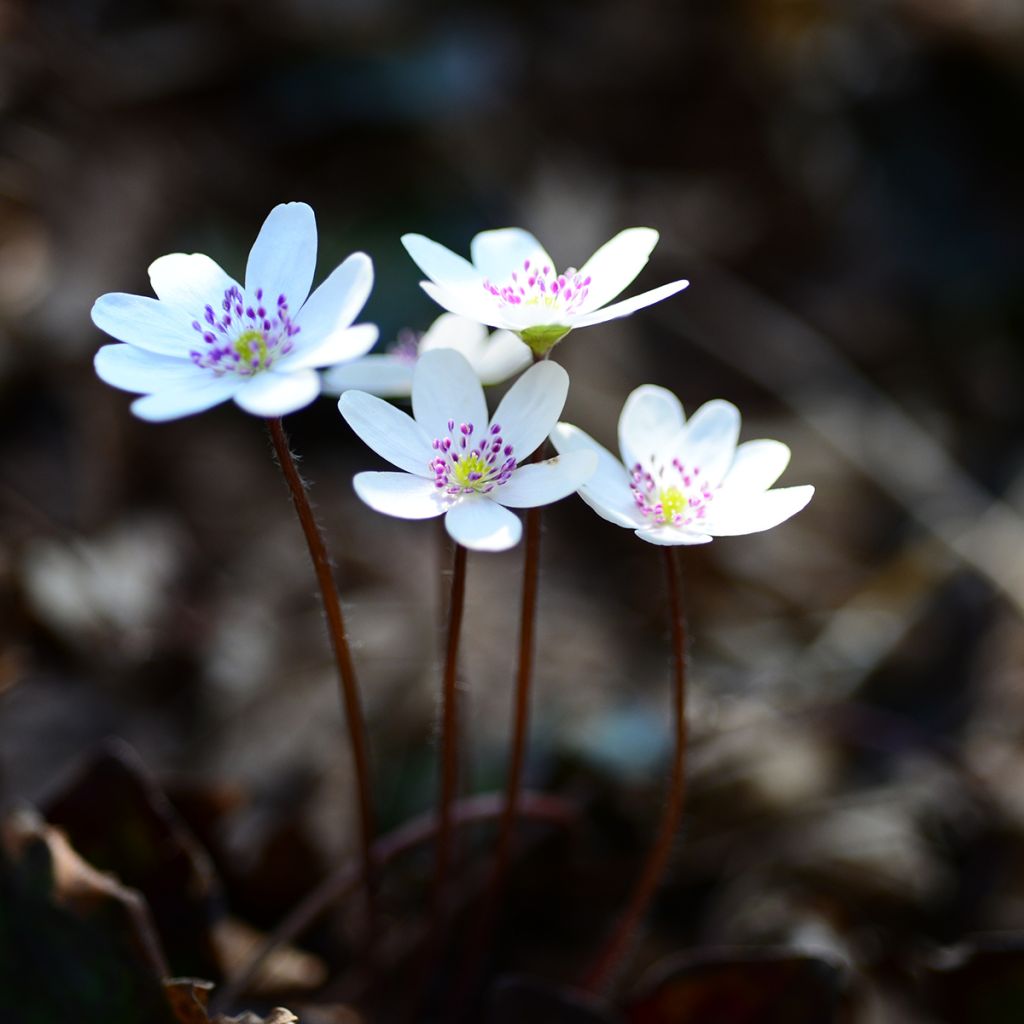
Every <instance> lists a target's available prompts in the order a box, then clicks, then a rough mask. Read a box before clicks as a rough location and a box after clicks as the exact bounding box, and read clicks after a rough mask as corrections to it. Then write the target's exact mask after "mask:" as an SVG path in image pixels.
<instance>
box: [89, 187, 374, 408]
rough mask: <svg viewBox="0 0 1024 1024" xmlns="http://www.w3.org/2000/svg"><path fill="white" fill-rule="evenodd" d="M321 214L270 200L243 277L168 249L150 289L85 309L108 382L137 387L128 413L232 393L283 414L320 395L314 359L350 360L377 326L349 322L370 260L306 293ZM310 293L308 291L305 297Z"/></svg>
mask: <svg viewBox="0 0 1024 1024" xmlns="http://www.w3.org/2000/svg"><path fill="white" fill-rule="evenodd" d="M315 266H316V221H315V219H314V217H313V211H312V209H310V207H308V206H307V205H306V204H305V203H283V204H281V205H280V206H276V207H274V209H273V210H271V212H270V216H269V217H267V219H266V220H265V221H264V223H263V227H262V228H261V229H260V233H259V235H258V237H257V238H256V242H255V243H254V244H253V247H252V251H251V252H250V253H249V261H248V264H247V266H246V269H245V285H244V286H242V285H240V284H238V283H237V282H236V281H234V280H232V278H230V277H229V276H228V275H227V274H226V273H225V272H224V271H223V270H221V268H220V267H219V266H218V265H217V264H216V263H215V262H214V261H213V260H211V259H210V258H209V257H208V256H203V255H201V254H199V253H192V254H191V255H186V254H185V253H172V254H171V255H169V256H161V257H160V258H159V259H158V260H156V261H155V262H154V263H153V264H152V266H150V268H149V277H150V281H151V282H152V285H153V291H154V292H156V294H157V298H155V299H151V298H148V297H147V296H143V295H126V294H122V293H110V294H107V295H101V296H100V297H99V298H98V299H97V300H96V303H95V305H94V306H93V308H92V319H93V322H94V323H95V324H96V326H97V327H99V328H100V330H103V331H106V333H107V334H109V335H111V336H113V337H115V338H117V339H118V340H119V341H122V342H125V344H123V345H105V346H103V348H101V349H100V350H99V352H97V354H96V359H95V367H96V372H97V374H99V376H100V378H101V379H102V380H104V381H106V383H108V384H111V385H113V386H114V387H116V388H121V389H123V390H125V391H134V392H141V393H143V395H144V397H143V398H138V399H136V400H135V401H134V402H133V403H132V412H134V413H135V415H136V416H139V417H141V418H142V419H144V420H153V421H162V420H171V419H177V418H178V417H180V416H189V415H191V414H193V413H197V412H202V411H203V410H204V409H209V408H211V407H213V406H215V405H218V404H219V403H220V402H224V401H226V400H227V399H229V398H233V399H234V400H235V402H236V403H237V404H238V405H239V406H241V407H242V408H243V409H244V410H245V411H246V412H250V413H253V414H254V415H256V416H272V417H276V416H283V415H285V414H286V413H290V412H294V411H295V410H296V409H301V408H302V407H303V406H304V405H308V404H309V403H310V402H312V401H313V399H315V398H316V397H317V395H318V394H319V393H320V377H319V375H318V374H317V372H316V368H317V367H322V366H330V365H332V364H334V363H339V362H343V361H345V360H349V359H355V358H357V357H358V356H361V355H363V354H364V353H365V352H367V351H368V350H369V349H370V348H372V347H373V344H374V342H375V341H376V340H377V328H376V327H374V326H373V325H372V324H359V325H357V326H355V327H353V326H352V322H353V320H355V318H356V316H357V315H358V314H359V311H360V310H361V309H362V308H363V305H364V304H365V302H366V299H367V297H368V296H369V294H370V289H371V288H372V287H373V264H372V263H371V262H370V258H369V256H367V255H366V254H365V253H354V254H353V255H352V256H349V257H348V259H347V260H345V262H344V263H342V264H341V265H340V266H339V267H337V268H336V269H335V270H334V272H333V273H332V274H331V275H330V276H329V277H328V278H327V280H326V281H324V282H323V284H321V285H320V287H319V288H317V290H316V291H315V292H313V294H312V295H310V294H309V289H310V285H311V284H312V283H313V271H314V269H315ZM307 296H309V297H308V298H307Z"/></svg>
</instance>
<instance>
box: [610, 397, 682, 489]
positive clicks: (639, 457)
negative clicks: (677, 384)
mask: <svg viewBox="0 0 1024 1024" xmlns="http://www.w3.org/2000/svg"><path fill="white" fill-rule="evenodd" d="M685 422H686V417H685V414H684V413H683V406H682V403H681V402H680V401H679V399H678V398H676V396H675V395H674V394H672V392H671V391H669V390H668V388H662V387H658V385H657V384H644V385H643V386H642V387H639V388H637V389H636V390H635V391H633V392H631V393H630V396H629V397H628V398H627V399H626V404H625V405H623V407H622V412H621V413H620V414H619V451H620V452H621V453H622V461H623V462H624V463H625V464H626V467H627V468H629V469H632V467H633V466H635V465H636V464H637V463H638V462H639V463H641V464H642V465H644V466H647V465H648V464H649V463H650V460H651V457H652V456H653V455H655V454H656V453H657V452H658V451H660V450H661V449H662V447H663V446H664V445H665V443H666V442H667V441H669V439H670V438H673V437H675V436H676V435H677V434H678V433H679V431H680V430H682V429H683V424H684V423H685Z"/></svg>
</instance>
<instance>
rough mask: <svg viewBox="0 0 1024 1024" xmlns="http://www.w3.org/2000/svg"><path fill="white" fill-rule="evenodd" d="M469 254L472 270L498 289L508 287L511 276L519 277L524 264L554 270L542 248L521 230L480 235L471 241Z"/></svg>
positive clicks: (482, 233)
mask: <svg viewBox="0 0 1024 1024" xmlns="http://www.w3.org/2000/svg"><path fill="white" fill-rule="evenodd" d="M469 251H470V254H471V256H472V258H473V266H474V267H476V268H477V270H479V271H480V273H481V274H482V275H483V277H484V278H487V279H489V280H490V281H491V283H492V284H496V285H498V287H499V288H500V287H501V286H502V285H505V284H509V283H511V280H512V274H513V272H515V273H522V272H523V270H524V269H525V268H524V263H525V262H526V261H527V260H529V261H530V266H531V267H538V268H543V267H545V266H548V267H551V268H552V270H553V269H554V264H553V261H552V259H551V257H550V256H549V255H548V254H547V253H546V252H545V251H544V246H542V245H541V244H540V242H538V241H537V239H536V238H534V237H533V235H531V234H530V232H529V231H524V230H523V229H522V228H498V229H496V230H494V231H481V232H480V234H478V235H477V236H476V237H475V238H474V239H473V241H472V243H471V245H470V248H469Z"/></svg>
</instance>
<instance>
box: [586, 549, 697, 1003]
mask: <svg viewBox="0 0 1024 1024" xmlns="http://www.w3.org/2000/svg"><path fill="white" fill-rule="evenodd" d="M662 552H663V554H664V559H665V573H666V576H667V578H668V594H669V609H670V611H671V616H672V713H673V719H674V725H675V751H674V754H673V758H672V774H671V778H670V780H669V788H668V795H667V797H666V800H665V808H664V810H663V811H662V814H661V823H660V825H659V826H658V835H657V838H656V840H655V843H654V846H653V847H652V848H651V851H650V853H649V854H648V856H647V862H646V864H645V865H644V868H643V871H642V872H641V874H640V878H639V879H638V880H637V883H636V885H635V886H634V888H633V892H632V894H631V896H630V898H629V902H628V903H627V904H626V909H625V910H624V911H623V912H622V915H621V916H620V917H619V920H618V923H617V924H616V926H615V929H614V930H613V932H612V933H611V935H610V936H609V937H608V939H607V940H606V941H605V944H604V946H603V947H602V949H601V950H600V952H599V953H598V955H597V956H596V957H595V958H594V961H593V963H592V964H591V966H590V968H589V969H588V970H587V972H586V974H585V975H584V976H583V980H582V983H581V985H582V987H583V988H585V989H588V990H589V991H592V992H597V991H600V990H602V989H605V988H607V987H608V985H609V984H610V983H611V980H612V977H613V975H614V973H615V971H616V969H617V968H618V966H619V964H620V963H621V960H622V957H623V955H624V954H625V952H626V950H627V948H628V946H629V943H630V940H631V939H632V937H633V934H634V932H635V931H636V929H637V926H638V925H639V923H640V921H641V919H642V918H643V916H644V914H645V912H646V911H647V908H648V906H649V905H650V902H651V899H652V898H653V896H654V893H655V891H656V890H657V888H658V885H659V883H660V882H661V879H662V876H663V875H664V873H665V868H666V866H667V864H668V860H669V856H670V855H671V853H672V845H673V841H674V840H675V836H676V832H677V831H678V829H679V822H680V819H681V818H682V814H683V802H684V799H685V795H686V617H685V614H684V612H683V597H682V571H681V569H680V566H679V558H678V553H677V551H676V549H675V548H674V547H664V548H662Z"/></svg>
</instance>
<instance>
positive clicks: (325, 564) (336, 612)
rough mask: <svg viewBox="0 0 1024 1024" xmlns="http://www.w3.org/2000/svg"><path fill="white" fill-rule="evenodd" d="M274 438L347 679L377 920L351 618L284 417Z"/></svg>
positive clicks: (367, 880)
mask: <svg viewBox="0 0 1024 1024" xmlns="http://www.w3.org/2000/svg"><path fill="white" fill-rule="evenodd" d="M267 426H268V427H269V429H270V437H271V440H272V441H273V443H274V451H275V452H276V453H277V461H278V464H279V465H280V467H281V472H282V473H283V474H284V478H285V481H286V482H287V484H288V490H289V491H290V492H291V496H292V504H294V506H295V512H296V514H297V515H298V517H299V522H300V523H301V524H302V532H303V533H304V534H305V536H306V545H307V547H308V548H309V557H310V559H311V560H312V562H313V571H314V572H315V573H316V581H317V584H318V585H319V587H320V599H321V600H322V601H323V606H324V614H325V615H326V617H327V631H328V634H329V635H330V638H331V648H332V650H333V651H334V660H335V662H336V664H337V667H338V679H339V681H340V684H341V698H342V703H343V705H344V708H345V719H346V721H347V722H348V734H349V742H350V743H351V746H352V762H353V765H354V768H355V772H354V779H353V781H354V783H355V789H356V803H357V805H358V807H359V825H360V830H359V832H360V859H361V866H362V880H363V885H364V887H365V891H366V899H367V905H368V907H369V908H370V914H371V919H372V917H373V907H374V877H373V875H374V872H373V867H374V865H373V840H374V836H375V834H376V831H377V829H376V824H375V816H374V811H373V790H372V786H371V784H370V758H369V752H368V745H367V742H366V725H365V722H364V720H363V709H362V701H361V700H360V697H359V684H358V682H357V680H356V670H355V666H354V665H353V663H352V653H351V651H350V650H349V646H348V637H347V636H346V633H345V620H344V618H343V616H342V612H341V600H340V599H339V597H338V588H337V586H336V584H335V582H334V573H333V571H332V569H331V560H330V557H329V556H328V554H327V545H326V544H325V543H324V538H323V534H322V533H321V531H320V527H319V525H318V524H317V521H316V516H315V515H314V514H313V508H312V506H311V505H310V503H309V494H308V493H307V491H306V484H305V482H304V481H303V479H302V477H301V476H300V474H299V470H298V468H297V466H296V465H295V458H294V456H293V455H292V452H291V448H290V446H289V444H288V437H287V435H286V434H285V432H284V426H283V425H282V423H281V420H280V418H279V417H278V418H274V419H268V420H267Z"/></svg>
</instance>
